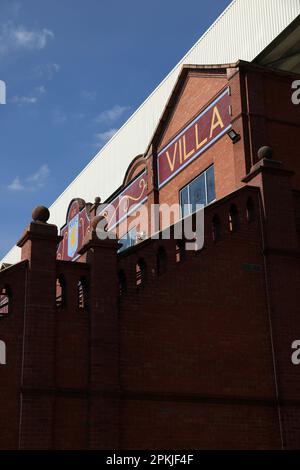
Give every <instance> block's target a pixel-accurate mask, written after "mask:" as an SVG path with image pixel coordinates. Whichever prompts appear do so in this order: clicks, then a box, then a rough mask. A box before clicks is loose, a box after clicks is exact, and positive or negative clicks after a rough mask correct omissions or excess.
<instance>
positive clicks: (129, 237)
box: [119, 227, 136, 253]
mask: <svg viewBox="0 0 300 470" xmlns="http://www.w3.org/2000/svg"><path fill="white" fill-rule="evenodd" d="M119 243H121V244H122V246H121V248H120V249H119V253H120V252H122V251H125V250H127V248H130V247H131V246H133V245H135V243H136V228H135V227H134V228H132V229H131V230H130V231H129V232H128V233H126V234H125V235H123V237H121V238H120V240H119Z"/></svg>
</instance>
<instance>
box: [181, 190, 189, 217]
mask: <svg viewBox="0 0 300 470" xmlns="http://www.w3.org/2000/svg"><path fill="white" fill-rule="evenodd" d="M188 204H189V188H188V186H186V187H185V188H183V190H182V191H181V192H180V205H181V215H182V217H186V216H187V215H189V213H190V211H189V206H188Z"/></svg>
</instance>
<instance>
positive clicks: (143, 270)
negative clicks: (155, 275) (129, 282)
mask: <svg viewBox="0 0 300 470" xmlns="http://www.w3.org/2000/svg"><path fill="white" fill-rule="evenodd" d="M135 272H136V285H137V286H138V287H140V286H142V285H144V284H145V282H146V280H147V266H146V263H145V261H144V260H143V259H140V260H139V261H138V262H137V264H136V266H135Z"/></svg>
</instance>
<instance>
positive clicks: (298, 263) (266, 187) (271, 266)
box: [244, 147, 300, 449]
mask: <svg viewBox="0 0 300 470" xmlns="http://www.w3.org/2000/svg"><path fill="white" fill-rule="evenodd" d="M258 157H259V158H261V160H260V161H259V162H258V163H257V164H256V165H254V166H253V168H252V170H251V172H250V174H249V175H248V176H247V177H246V178H245V179H244V182H246V183H250V184H251V185H256V186H259V187H260V188H261V196H262V205H263V207H262V214H261V216H262V221H263V226H264V240H263V246H264V260H265V278H266V297H267V305H268V315H269V322H270V339H271V344H272V350H273V359H274V379H275V385H276V390H277V402H278V411H279V429H280V431H281V438H282V447H283V448H286V449H292V448H294V449H295V448H299V446H300V426H299V420H300V405H299V400H298V398H299V394H300V374H299V370H297V367H296V366H294V365H293V364H292V361H291V355H292V349H291V345H292V343H293V341H294V340H300V321H299V318H300V302H299V291H300V251H299V247H298V245H297V232H296V223H295V222H296V217H295V208H294V201H293V191H292V176H293V172H291V171H288V170H286V169H284V168H283V165H282V164H281V163H280V162H279V161H275V160H273V159H272V149H270V148H268V147H264V148H262V149H261V150H260V151H259V155H258ZM266 157H267V158H266Z"/></svg>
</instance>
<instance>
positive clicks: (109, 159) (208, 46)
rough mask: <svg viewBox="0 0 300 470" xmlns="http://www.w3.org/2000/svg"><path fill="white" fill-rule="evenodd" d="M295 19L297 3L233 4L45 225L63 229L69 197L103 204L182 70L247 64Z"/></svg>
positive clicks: (257, 0) (255, 0) (238, 0)
mask: <svg viewBox="0 0 300 470" xmlns="http://www.w3.org/2000/svg"><path fill="white" fill-rule="evenodd" d="M199 14H200V13H199ZM298 15H300V0H234V1H233V2H232V3H231V4H230V5H229V6H228V7H227V8H226V10H225V11H224V12H223V13H222V14H221V16H220V17H219V18H218V19H217V20H216V21H215V22H214V23H213V25H212V26H211V27H210V28H209V29H208V30H207V31H206V33H205V34H204V35H203V36H202V37H201V38H200V39H199V40H198V41H197V42H196V44H195V45H194V46H193V47H192V48H191V49H190V51H189V52H188V53H187V54H186V55H185V56H184V57H183V59H182V60H181V61H180V62H179V63H178V64H177V65H176V67H175V68H174V69H173V70H172V71H171V72H170V73H169V75H167V77H166V78H165V79H164V80H163V81H162V82H161V83H160V85H159V86H158V87H157V88H156V89H155V90H154V91H153V92H152V93H151V95H150V96H149V97H148V98H147V99H146V100H145V101H144V103H143V104H142V105H141V106H140V107H139V108H138V109H137V110H136V111H135V113H134V114H133V115H132V116H131V117H130V118H129V119H128V121H127V122H126V123H125V124H124V125H123V126H122V127H121V129H119V131H118V132H117V133H116V134H115V135H114V137H113V138H112V139H111V140H110V141H109V142H108V143H107V144H106V145H105V146H104V147H103V148H102V149H101V150H100V152H99V153H98V154H97V155H96V156H95V157H94V158H93V160H92V161H91V162H90V163H89V164H88V165H87V166H86V167H85V168H84V170H83V171H82V172H81V173H80V174H79V175H78V176H77V178H75V179H74V181H73V182H72V183H71V184H70V185H69V186H68V187H67V188H66V189H65V191H64V192H63V193H62V194H61V195H60V196H59V197H58V199H57V200H56V201H55V202H54V203H53V204H52V206H51V207H50V212H51V219H50V222H52V223H55V224H56V225H58V226H59V227H60V226H62V225H63V224H64V222H65V216H66V210H67V207H68V205H69V202H70V201H71V199H73V198H74V197H81V198H83V199H85V200H86V201H93V200H94V197H95V196H97V195H100V196H101V198H102V200H104V199H106V198H107V197H108V196H109V195H110V194H112V193H113V192H114V191H115V190H116V189H117V188H118V187H119V186H120V185H121V184H122V181H123V177H124V174H125V172H126V169H127V167H128V165H129V164H130V162H131V160H132V159H133V158H134V157H135V156H136V155H138V154H141V153H144V151H145V149H146V147H147V144H148V143H149V140H150V138H151V136H152V134H153V132H154V130H155V127H156V125H157V123H158V121H159V118H160V115H161V113H162V111H163V109H164V106H165V104H166V101H167V99H168V97H169V94H170V92H171V90H172V89H173V86H174V85H175V82H176V80H177V77H178V74H179V72H180V70H181V66H182V65H183V64H201V65H213V64H228V63H234V62H237V61H238V60H239V59H241V60H246V61H252V60H254V59H255V58H256V57H257V56H258V55H259V54H260V53H261V51H263V50H264V49H265V48H266V47H267V46H268V45H269V44H270V43H271V42H272V41H273V40H274V39H275V38H276V37H277V36H278V35H279V34H280V33H281V32H282V31H283V30H284V29H285V28H286V27H287V26H288V25H289V24H290V23H291V22H292V21H293V20H294V19H295V18H296V17H297V16H298ZM153 67H155V64H153ZM19 259H20V252H19V249H18V248H17V247H14V248H13V249H12V250H11V251H10V252H9V253H8V254H7V255H6V256H5V258H4V259H3V260H2V262H9V263H15V262H16V261H19Z"/></svg>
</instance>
